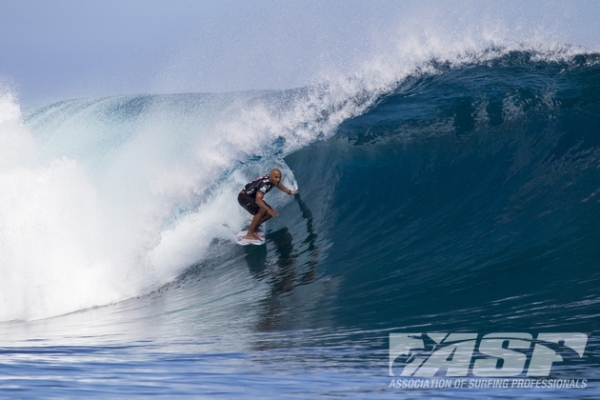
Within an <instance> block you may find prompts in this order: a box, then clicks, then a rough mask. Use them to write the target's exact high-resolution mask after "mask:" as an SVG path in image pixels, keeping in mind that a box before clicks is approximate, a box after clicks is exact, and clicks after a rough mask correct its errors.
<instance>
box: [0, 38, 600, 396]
mask: <svg viewBox="0 0 600 400" xmlns="http://www.w3.org/2000/svg"><path fill="white" fill-rule="evenodd" d="M392 70H393V69H392ZM388 72H389V71H388ZM0 133H1V134H0V145H1V148H2V158H1V159H0V187H1V188H2V191H1V192H0V275H1V276H2V279H1V280H0V397H2V398H81V397H92V398H94V397H97V398H107V397H108V398H136V397H139V398H149V397H156V398H161V397H162V398H176V397H191V398H211V399H213V398H227V399H229V398H263V399H268V398H273V399H279V398H298V399H306V398H317V397H322V398H344V397H352V398H398V397H400V398H427V399H429V398H540V397H544V398H545V397H552V398H590V399H592V398H598V397H599V396H600V387H599V385H598V382H599V379H600V374H599V372H598V367H599V362H600V346H599V344H600V341H599V338H600V329H599V323H598V321H599V318H600V304H599V303H600V295H599V292H598V287H600V270H599V269H598V266H599V265H600V246H599V243H600V54H596V53H590V52H586V51H585V50H582V49H578V48H573V47H555V48H552V49H546V50H544V51H541V50H535V49H533V48H530V47H527V46H517V45H514V46H487V47H483V48H479V49H474V50H472V51H466V52H458V53H456V54H452V55H439V56H431V55H426V56H424V57H423V58H421V59H413V60H411V61H410V62H407V64H405V65H402V66H398V68H397V70H393V72H392V73H383V71H382V70H380V69H377V68H373V69H371V70H368V69H366V70H364V71H362V72H361V73H360V74H356V75H355V76H346V77H341V78H339V79H331V80H327V81H324V82H322V83H321V84H315V85H314V86H311V87H306V88H298V89H290V90H284V91H256V92H241V93H227V94H173V95H132V96H121V97H109V98H92V99H76V100H68V101H63V102H60V103H54V104H47V105H43V106H37V107H32V108H27V109H21V107H20V106H19V104H18V102H17V101H16V100H15V98H14V97H13V96H12V95H11V94H10V93H3V94H2V96H1V97H0ZM273 167H278V168H280V169H281V170H282V172H283V182H284V184H285V185H286V186H288V187H292V188H298V189H299V195H297V196H286V195H285V194H283V193H281V192H278V191H275V190H274V191H273V192H270V193H269V194H268V195H267V201H268V202H269V203H270V204H272V205H273V206H274V207H275V208H276V209H277V210H278V211H279V212H280V214H281V215H280V216H279V217H278V218H274V219H272V220H271V221H269V222H268V223H267V224H266V238H267V244H266V245H265V246H245V247H240V246H237V245H236V244H235V242H234V236H235V234H236V232H237V231H239V230H240V229H241V228H243V227H244V225H245V224H247V223H248V221H249V216H248V215H247V214H245V211H243V210H242V209H241V208H240V207H239V206H238V204H237V201H236V195H237V192H238V191H239V190H240V188H241V187H242V186H243V185H244V184H245V183H246V182H248V181H249V180H251V179H253V178H254V177H256V176H258V175H261V174H264V173H267V172H268V171H269V170H270V169H271V168H273ZM406 332H410V333H427V334H431V333H434V332H443V333H452V334H459V333H476V334H479V335H480V338H481V336H483V335H486V334H492V333H498V332H505V333H511V334H512V335H513V336H512V337H514V334H519V333H520V334H529V335H532V337H534V338H535V337H536V335H538V334H542V333H565V332H566V333H582V334H584V335H585V336H587V342H586V346H585V351H584V352H583V355H581V354H579V353H577V352H575V351H570V352H569V351H566V350H565V346H564V343H561V345H562V350H560V351H559V350H557V353H556V354H560V357H558V356H557V357H558V358H556V359H555V362H554V364H553V367H552V370H551V372H550V373H549V374H548V375H547V376H545V378H546V379H548V380H553V381H554V382H555V383H556V382H557V381H559V380H560V381H561V382H562V381H566V382H571V384H570V385H563V384H560V385H559V384H555V385H554V386H547V387H543V388H540V387H523V386H521V387H519V386H516V387H515V386H510V387H500V388H498V387H496V388H489V387H468V386H467V387H462V388H456V387H442V388H440V387H429V388H419V389H414V388H401V387H400V388H399V387H396V386H395V383H394V382H396V380H397V379H398V378H399V376H391V375H390V369H389V367H390V361H394V360H390V340H391V339H390V334H403V333H406ZM517 337H519V336H517ZM514 343H515V342H513V345H514ZM567 344H568V343H567ZM504 346H505V347H504V348H505V349H506V344H505V345H504ZM567 347H568V346H567ZM512 348H513V349H514V347H512ZM567 350H568V348H567ZM515 352H516V353H518V354H520V355H522V356H523V357H527V358H528V360H529V361H527V363H526V364H525V369H523V372H521V373H519V372H518V371H517V372H516V373H514V374H512V375H509V379H510V381H511V382H512V380H513V379H522V380H525V379H528V378H530V377H529V376H527V374H526V368H527V367H528V366H531V360H530V358H531V348H530V347H529V345H528V347H527V348H522V350H521V352H519V351H518V350H517V351H515ZM515 352H513V355H514V354H516V353H515ZM482 353H483V355H482ZM474 354H475V359H477V360H481V359H490V358H491V359H494V360H497V359H498V358H497V357H496V358H493V357H487V356H486V355H485V352H484V350H483V345H479V347H478V351H477V352H475V353H474ZM509 359H510V357H508V358H507V359H506V360H504V362H506V363H508V362H509ZM452 360H453V358H452V356H450V357H448V358H447V359H445V362H447V363H450V364H452ZM450 364H444V365H450ZM502 365H503V364H502V362H501V361H499V363H498V364H497V366H496V369H497V371H500V370H502V368H503V367H502ZM396 372H397V373H396V375H400V369H399V367H398V369H397V370H396ZM450 372H451V371H450V368H445V367H444V368H441V369H440V370H439V371H438V374H436V375H435V377H434V378H431V379H426V381H428V382H429V384H431V385H433V383H432V382H433V380H434V379H445V378H447V379H452V380H451V382H452V384H454V382H456V378H451V377H452V375H451V374H450ZM492 376H495V377H498V378H497V379H500V378H499V377H500V376H501V375H493V374H492ZM464 377H465V379H473V380H474V381H476V382H479V384H481V380H479V381H478V379H479V378H480V377H481V375H477V373H476V371H474V370H473V369H470V370H469V372H468V374H467V375H465V376H464ZM573 382H574V383H573ZM538 383H539V382H538ZM421 384H422V382H421Z"/></svg>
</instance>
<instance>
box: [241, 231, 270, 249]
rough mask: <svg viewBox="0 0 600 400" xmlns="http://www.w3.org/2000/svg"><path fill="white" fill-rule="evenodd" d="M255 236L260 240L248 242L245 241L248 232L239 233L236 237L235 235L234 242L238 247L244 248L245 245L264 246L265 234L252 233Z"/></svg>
mask: <svg viewBox="0 0 600 400" xmlns="http://www.w3.org/2000/svg"><path fill="white" fill-rule="evenodd" d="M254 233H256V236H258V237H259V238H260V240H248V239H246V234H248V230H243V231H240V232H239V233H238V234H237V235H235V241H236V242H237V244H239V245H240V246H246V245H247V244H255V245H257V246H260V245H261V244H265V242H266V241H265V234H264V232H254Z"/></svg>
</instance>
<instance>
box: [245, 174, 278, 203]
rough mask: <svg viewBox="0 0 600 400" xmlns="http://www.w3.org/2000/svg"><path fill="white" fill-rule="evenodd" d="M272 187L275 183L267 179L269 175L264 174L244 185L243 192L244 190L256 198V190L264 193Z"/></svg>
mask: <svg viewBox="0 0 600 400" xmlns="http://www.w3.org/2000/svg"><path fill="white" fill-rule="evenodd" d="M273 187H275V185H274V184H272V183H271V181H269V175H264V176H261V177H258V178H256V179H255V180H253V181H252V182H250V183H249V184H247V185H246V186H244V192H246V194H247V195H248V196H250V197H253V198H256V192H257V191H258V190H260V191H261V192H262V193H263V194H266V193H267V192H268V191H269V190H271V189H273Z"/></svg>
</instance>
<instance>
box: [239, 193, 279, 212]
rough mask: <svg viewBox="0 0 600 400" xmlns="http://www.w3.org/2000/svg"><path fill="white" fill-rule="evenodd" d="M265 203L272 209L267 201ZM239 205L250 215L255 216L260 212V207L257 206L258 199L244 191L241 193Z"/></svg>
mask: <svg viewBox="0 0 600 400" xmlns="http://www.w3.org/2000/svg"><path fill="white" fill-rule="evenodd" d="M263 202H264V203H265V204H266V205H267V207H269V208H272V207H271V206H270V205H269V204H268V203H267V202H266V201H264V200H263ZM238 203H240V206H242V208H243V209H244V210H246V211H248V212H249V213H250V214H252V215H255V214H256V213H257V212H258V210H260V206H259V205H258V204H256V199H255V198H254V197H252V196H248V195H247V194H246V193H245V192H244V191H241V192H240V194H239V195H238Z"/></svg>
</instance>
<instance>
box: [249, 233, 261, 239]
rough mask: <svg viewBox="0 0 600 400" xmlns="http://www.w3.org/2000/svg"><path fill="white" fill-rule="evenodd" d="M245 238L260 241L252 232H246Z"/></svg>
mask: <svg viewBox="0 0 600 400" xmlns="http://www.w3.org/2000/svg"><path fill="white" fill-rule="evenodd" d="M246 239H247V240H258V241H260V238H259V237H258V236H256V235H255V234H254V233H247V234H246Z"/></svg>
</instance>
